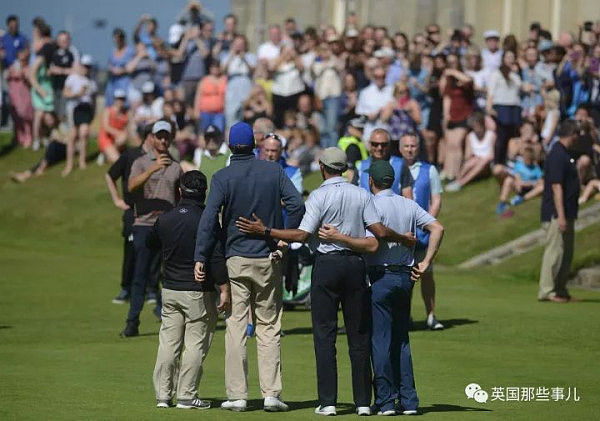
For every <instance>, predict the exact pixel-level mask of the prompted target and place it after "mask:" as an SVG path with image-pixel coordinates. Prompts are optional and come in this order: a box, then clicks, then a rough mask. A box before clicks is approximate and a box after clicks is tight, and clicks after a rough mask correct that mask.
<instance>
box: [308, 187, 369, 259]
mask: <svg viewBox="0 0 600 421" xmlns="http://www.w3.org/2000/svg"><path fill="white" fill-rule="evenodd" d="M304 206H305V207H306V212H305V214H304V217H303V218H302V222H301V223H300V226H299V227H298V229H301V230H302V231H306V232H308V233H311V234H313V237H312V238H311V242H310V243H309V244H310V246H311V248H312V249H313V250H314V249H316V250H317V251H318V252H320V253H329V252H332V251H336V250H348V247H346V246H344V245H342V244H338V243H322V242H320V241H319V240H318V229H319V228H320V227H321V226H323V225H324V224H329V225H332V226H334V227H335V228H337V229H338V231H340V232H341V233H342V234H346V235H349V236H351V237H356V238H364V237H365V235H366V228H365V227H368V226H369V225H373V224H376V223H378V222H381V219H380V218H379V216H378V214H377V211H376V210H375V206H374V205H373V198H372V196H371V195H370V194H369V193H367V191H366V190H365V189H363V188H360V187H358V186H354V185H352V184H350V183H348V180H346V179H345V178H344V177H333V178H330V179H329V180H325V181H324V182H323V183H322V184H321V186H320V187H319V188H318V189H316V190H314V191H313V192H312V193H311V194H310V196H308V199H307V200H306V203H305V204H304Z"/></svg>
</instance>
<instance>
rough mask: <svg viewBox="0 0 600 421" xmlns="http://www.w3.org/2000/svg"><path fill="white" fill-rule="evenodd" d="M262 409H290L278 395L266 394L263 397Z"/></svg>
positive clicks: (270, 410)
mask: <svg viewBox="0 0 600 421" xmlns="http://www.w3.org/2000/svg"><path fill="white" fill-rule="evenodd" d="M264 410H265V411H267V412H287V411H289V410H290V407H289V406H287V405H286V404H285V403H284V402H283V401H282V400H281V399H279V398H278V397H275V396H267V397H266V398H265V403H264Z"/></svg>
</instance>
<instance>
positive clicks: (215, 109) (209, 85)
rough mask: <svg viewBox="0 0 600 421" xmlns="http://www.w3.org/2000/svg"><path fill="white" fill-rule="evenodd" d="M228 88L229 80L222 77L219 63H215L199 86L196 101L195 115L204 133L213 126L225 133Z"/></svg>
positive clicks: (211, 65)
mask: <svg viewBox="0 0 600 421" xmlns="http://www.w3.org/2000/svg"><path fill="white" fill-rule="evenodd" d="M226 88H227V78H226V77H225V76H223V75H222V73H221V66H219V63H218V62H217V61H213V62H212V63H211V64H210V67H209V74H208V75H207V76H204V77H203V78H202V80H201V81H200V83H199V84H198V88H197V89H196V99H195V101H194V114H195V115H196V116H197V117H199V118H200V129H201V130H202V132H203V133H204V131H205V130H206V128H207V127H208V126H209V125H211V124H214V125H215V126H217V127H218V128H219V129H220V130H221V131H225V90H226Z"/></svg>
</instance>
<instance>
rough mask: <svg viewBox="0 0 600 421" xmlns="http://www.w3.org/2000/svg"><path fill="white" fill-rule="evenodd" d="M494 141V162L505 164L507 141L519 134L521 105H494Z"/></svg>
mask: <svg viewBox="0 0 600 421" xmlns="http://www.w3.org/2000/svg"><path fill="white" fill-rule="evenodd" d="M494 110H496V113H497V118H496V142H495V143H494V163H495V164H506V153H507V151H508V141H509V140H510V139H511V138H513V137H515V136H517V135H518V134H519V126H520V125H521V107H518V106H513V105H495V106H494Z"/></svg>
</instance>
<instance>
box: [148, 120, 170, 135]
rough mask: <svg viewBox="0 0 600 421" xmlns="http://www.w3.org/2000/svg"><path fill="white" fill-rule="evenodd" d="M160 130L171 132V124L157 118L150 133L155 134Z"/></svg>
mask: <svg viewBox="0 0 600 421" xmlns="http://www.w3.org/2000/svg"><path fill="white" fill-rule="evenodd" d="M162 131H165V132H168V133H173V131H172V130H171V125H170V124H169V123H168V122H166V121H164V120H159V121H157V122H156V123H154V125H153V126H152V134H156V133H158V132H162Z"/></svg>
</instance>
